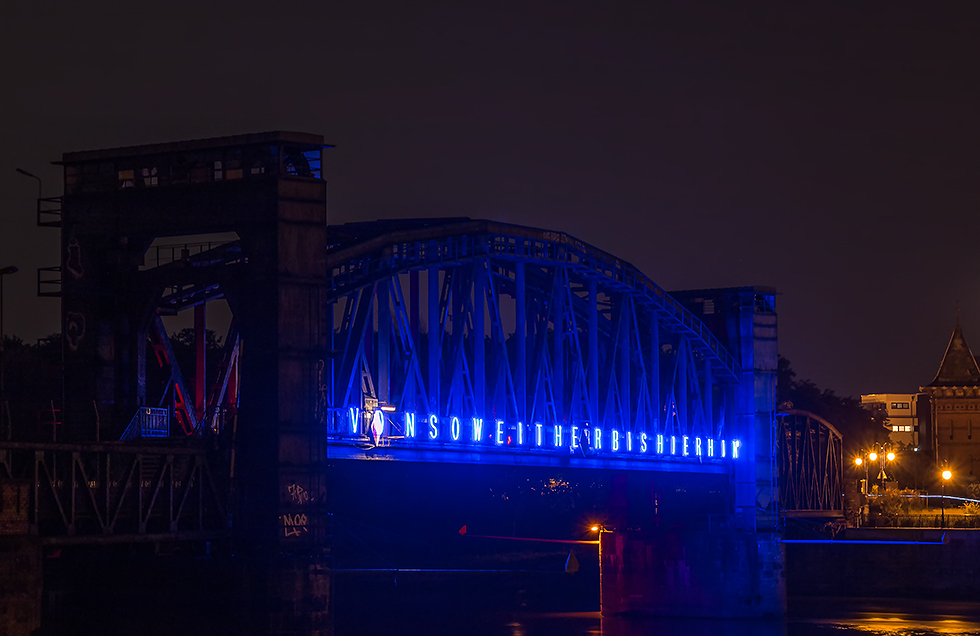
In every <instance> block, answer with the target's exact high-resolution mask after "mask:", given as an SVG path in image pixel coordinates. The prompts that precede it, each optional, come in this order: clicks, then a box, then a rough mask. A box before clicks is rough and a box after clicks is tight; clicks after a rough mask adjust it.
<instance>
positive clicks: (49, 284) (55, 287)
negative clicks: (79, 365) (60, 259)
mask: <svg viewBox="0 0 980 636" xmlns="http://www.w3.org/2000/svg"><path fill="white" fill-rule="evenodd" d="M37 295H38V296H45V297H50V298H59V297H60V296H61V266H60V265H56V266H54V267H38V268H37Z"/></svg>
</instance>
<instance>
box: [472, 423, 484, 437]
mask: <svg viewBox="0 0 980 636" xmlns="http://www.w3.org/2000/svg"><path fill="white" fill-rule="evenodd" d="M482 439H483V420H482V419H480V418H478V417H474V418H473V441H474V442H479V441H480V440H482Z"/></svg>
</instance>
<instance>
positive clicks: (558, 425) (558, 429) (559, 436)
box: [555, 424, 561, 448]
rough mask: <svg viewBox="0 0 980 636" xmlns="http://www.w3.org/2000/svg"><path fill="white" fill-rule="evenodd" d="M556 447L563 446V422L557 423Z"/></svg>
mask: <svg viewBox="0 0 980 636" xmlns="http://www.w3.org/2000/svg"><path fill="white" fill-rule="evenodd" d="M555 448H561V424H555Z"/></svg>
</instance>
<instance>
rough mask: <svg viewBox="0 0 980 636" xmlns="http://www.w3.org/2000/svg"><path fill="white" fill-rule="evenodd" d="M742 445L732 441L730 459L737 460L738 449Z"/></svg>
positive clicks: (735, 440) (734, 440)
mask: <svg viewBox="0 0 980 636" xmlns="http://www.w3.org/2000/svg"><path fill="white" fill-rule="evenodd" d="M741 445H742V442H740V441H738V440H737V439H733V440H732V459H738V447H739V446H741Z"/></svg>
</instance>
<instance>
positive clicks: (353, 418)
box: [348, 406, 361, 435]
mask: <svg viewBox="0 0 980 636" xmlns="http://www.w3.org/2000/svg"><path fill="white" fill-rule="evenodd" d="M348 410H349V411H350V434H351V435H357V434H358V433H359V432H360V431H359V430H358V429H359V428H360V423H361V409H356V408H354V407H353V406H352V407H350V408H349V409H348Z"/></svg>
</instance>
